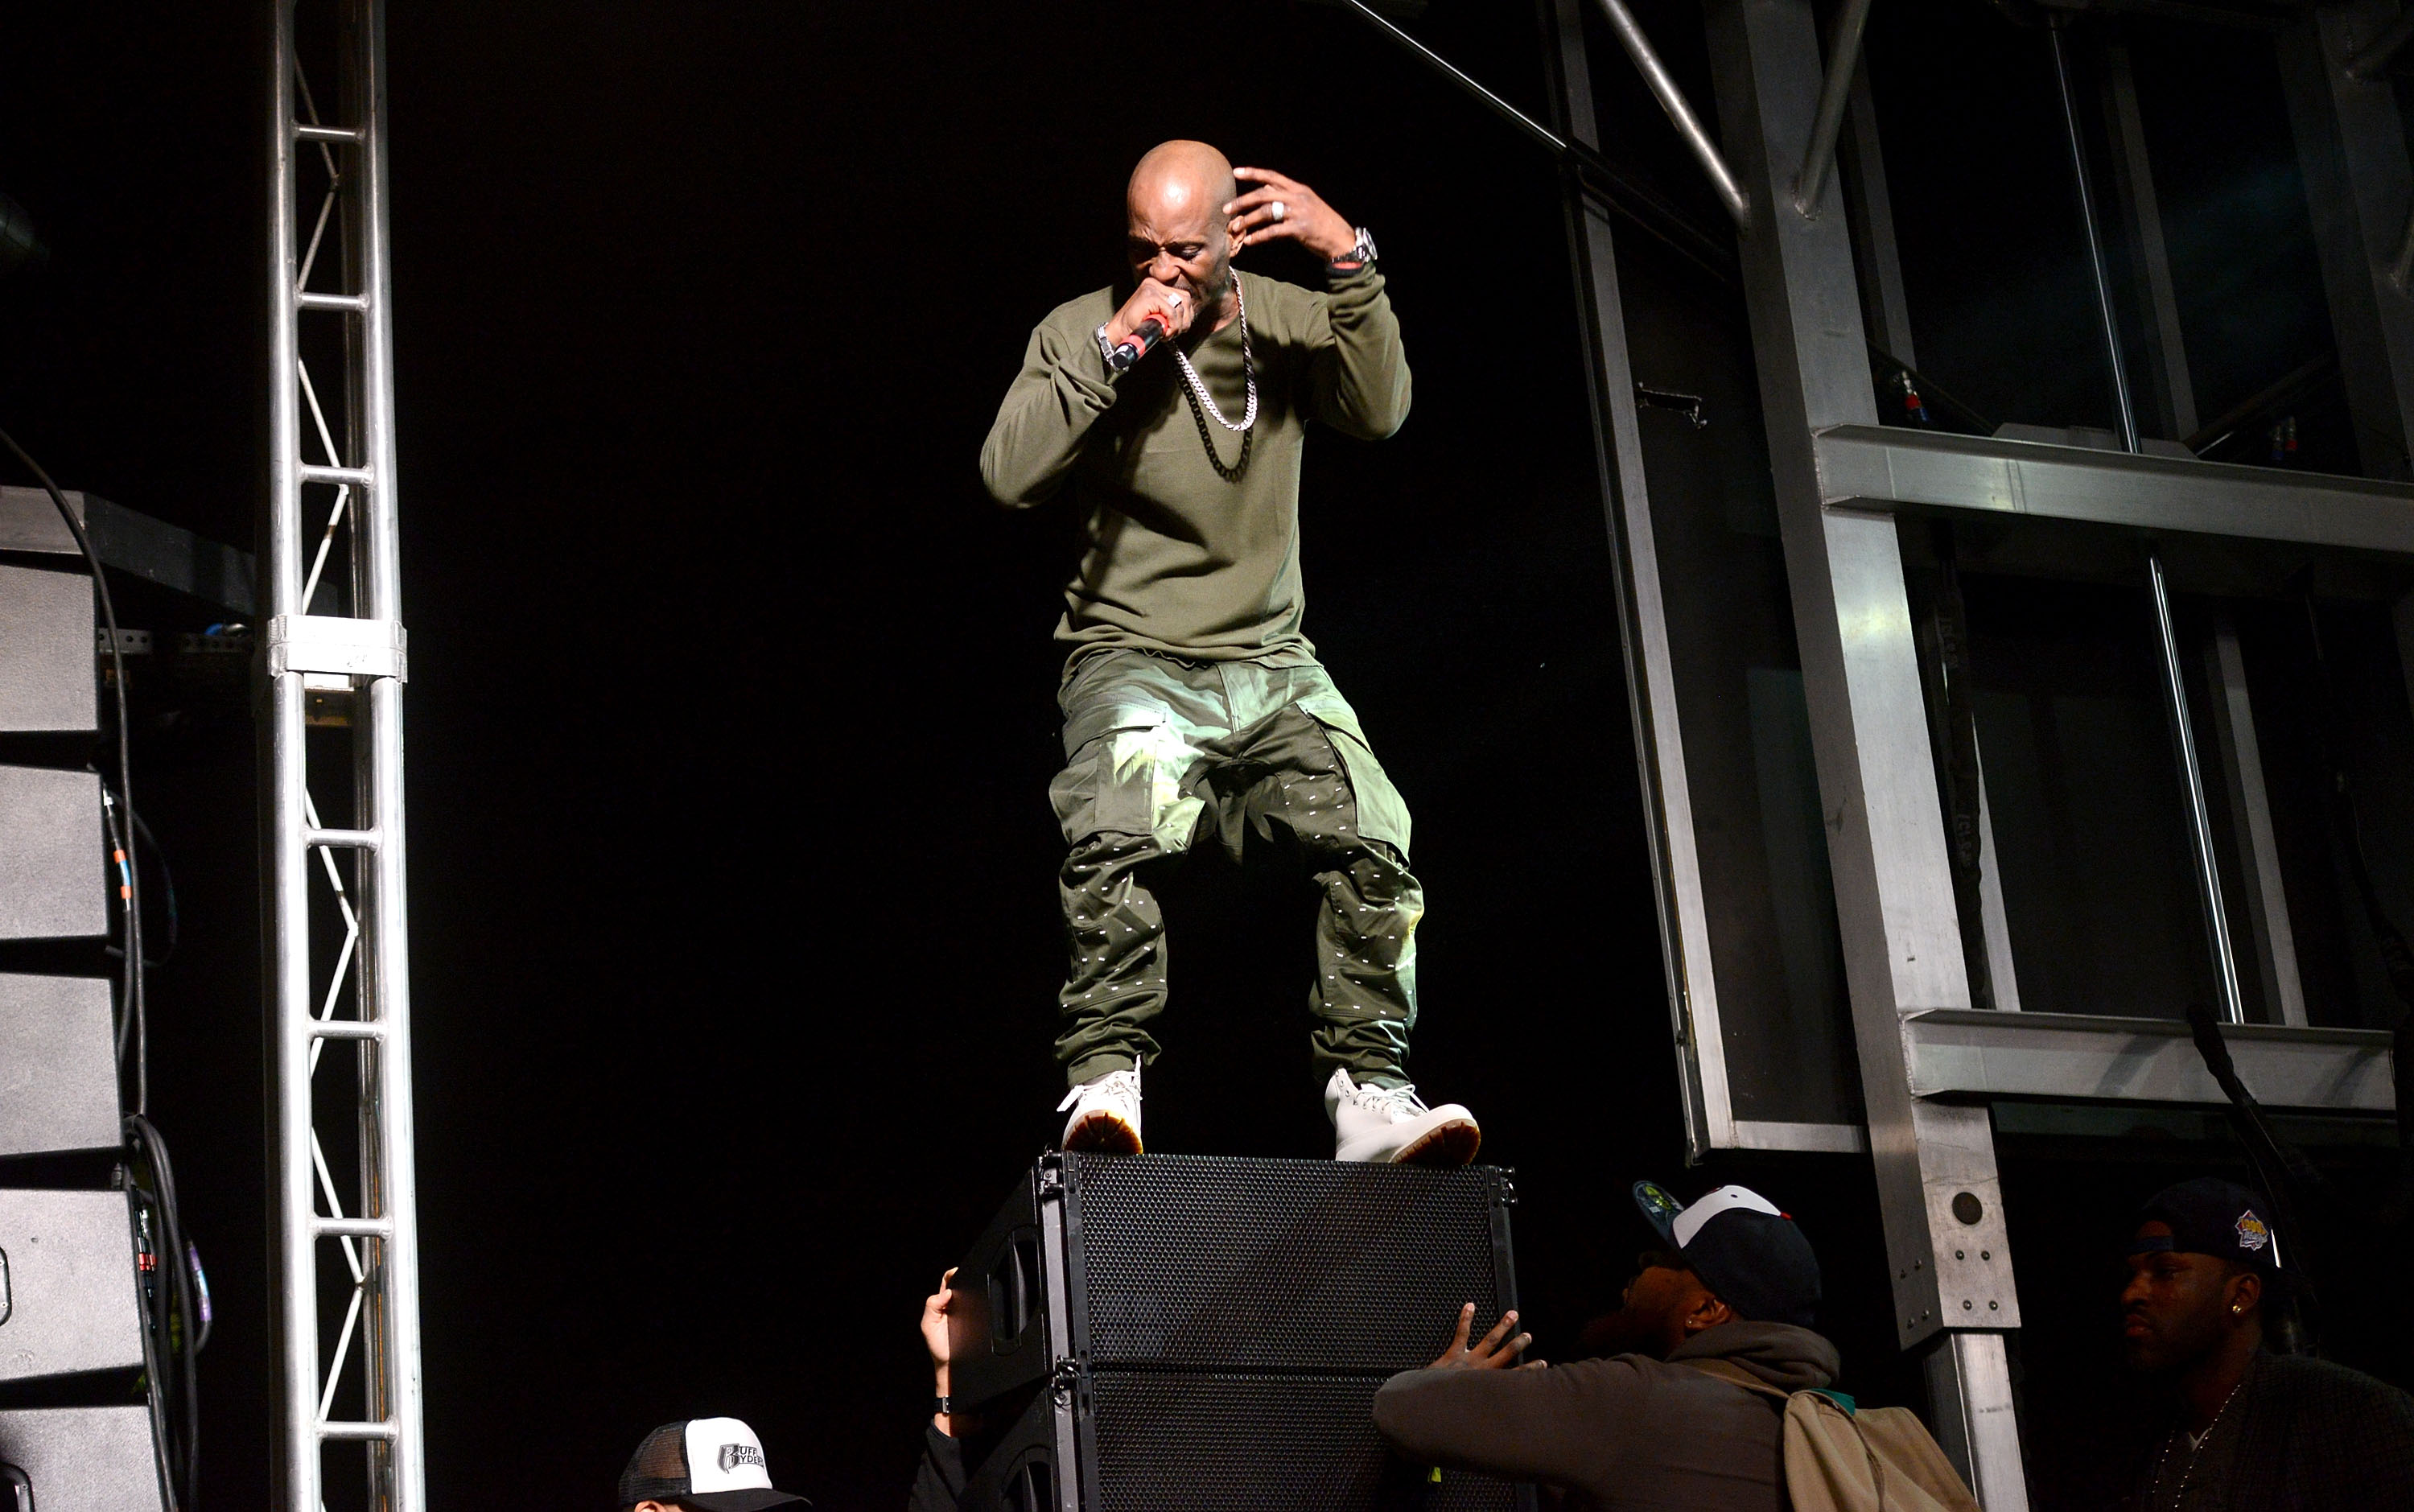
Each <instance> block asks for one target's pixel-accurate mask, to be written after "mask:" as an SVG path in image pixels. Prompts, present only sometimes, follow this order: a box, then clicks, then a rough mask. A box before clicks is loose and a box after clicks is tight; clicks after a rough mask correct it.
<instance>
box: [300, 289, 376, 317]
mask: <svg viewBox="0 0 2414 1512" xmlns="http://www.w3.org/2000/svg"><path fill="white" fill-rule="evenodd" d="M293 303H294V305H295V306H296V307H298V308H301V309H343V310H350V311H351V312H352V313H354V314H356V315H357V314H363V313H365V312H366V311H367V309H368V307H369V296H368V295H366V294H321V293H314V292H311V291H309V290H307V289H304V290H300V291H298V292H295V294H294V295H293Z"/></svg>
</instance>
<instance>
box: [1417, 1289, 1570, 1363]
mask: <svg viewBox="0 0 2414 1512" xmlns="http://www.w3.org/2000/svg"><path fill="white" fill-rule="evenodd" d="M1474 1325H1475V1304H1474V1303H1472V1302H1469V1303H1467V1304H1466V1305H1464V1306H1462V1307H1461V1308H1460V1309H1459V1310H1458V1326H1457V1327H1456V1328H1455V1329H1453V1331H1452V1333H1451V1336H1450V1347H1449V1348H1448V1349H1445V1350H1443V1351H1442V1352H1441V1357H1440V1358H1439V1359H1437V1360H1435V1361H1434V1362H1433V1363H1432V1364H1431V1365H1428V1366H1426V1367H1425V1369H1426V1370H1511V1369H1519V1370H1536V1369H1539V1368H1540V1367H1541V1366H1542V1361H1541V1360H1527V1361H1526V1362H1525V1363H1524V1364H1523V1365H1522V1366H1521V1365H1519V1364H1518V1360H1517V1356H1518V1355H1521V1354H1523V1353H1525V1349H1526V1346H1527V1345H1528V1344H1530V1343H1532V1342H1533V1341H1534V1336H1533V1335H1532V1334H1519V1335H1518V1336H1517V1337H1516V1338H1514V1339H1510V1338H1509V1337H1508V1335H1509V1330H1510V1329H1512V1328H1514V1327H1516V1326H1517V1314H1516V1312H1515V1310H1510V1311H1508V1312H1504V1313H1502V1314H1501V1315H1500V1321H1499V1322H1498V1323H1496V1324H1494V1325H1492V1331H1491V1332H1490V1333H1488V1334H1485V1335H1484V1336H1483V1339H1482V1340H1480V1341H1479V1342H1477V1343H1476V1344H1475V1345H1474V1346H1473V1347H1471V1348H1470V1347H1469V1346H1468V1342H1467V1336H1468V1331H1469V1330H1470V1329H1471V1328H1472V1327H1473V1326H1474Z"/></svg>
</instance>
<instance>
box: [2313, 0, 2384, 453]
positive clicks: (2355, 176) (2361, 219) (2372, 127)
mask: <svg viewBox="0 0 2414 1512" xmlns="http://www.w3.org/2000/svg"><path fill="white" fill-rule="evenodd" d="M2397 19H2398V7H2397V3H2396V0H2346V3H2343V4H2332V5H2325V6H2319V7H2314V8H2312V9H2309V10H2308V11H2307V12H2306V13H2305V15H2304V18H2303V19H2302V21H2301V22H2298V23H2297V24H2295V25H2293V26H2291V27H2289V28H2288V29H2287V31H2286V32H2284V33H2282V35H2281V38H2280V78H2281V82H2282V84H2283V86H2284V88H2285V90H2286V93H2287V100H2288V119H2289V125H2290V127H2292V130H2293V134H2294V135H2295V137H2296V142H2297V158H2298V163H2299V165H2300V167H2301V168H2302V172H2303V174H2304V182H2305V204H2306V208H2307V209H2309V210H2310V211H2312V213H2313V221H2314V245H2315V248H2316V251H2317V254H2318V255H2319V257H2320V260H2321V269H2322V289H2323V292H2324V293H2325V294H2326V295H2327V296H2328V298H2329V302H2330V311H2331V331H2332V338H2333V340H2335V342H2336V343H2337V346H2338V356H2339V372H2340V375H2341V376H2342V377H2343V378H2344V379H2345V380H2346V381H2347V410H2348V412H2349V414H2350V415H2351V416H2352V418H2353V420H2354V424H2355V437H2356V449H2357V453H2358V455H2359V456H2360V457H2362V463H2363V471H2364V472H2366V473H2368V474H2370V475H2372V476H2374V477H2387V478H2404V477H2407V476H2414V462H2409V460H2408V455H2407V454H2408V448H2409V445H2414V295H2409V294H2408V292H2407V288H2406V282H2405V280H2404V279H2403V278H2401V277H2399V275H2398V268H2399V264H2400V262H2401V261H2403V262H2405V263H2406V264H2407V269H2408V271H2409V272H2414V235H2409V234H2407V229H2408V222H2407V207H2408V203H2409V201H2414V162H2409V159H2408V156H2407V142H2406V130H2405V122H2404V118H2403V117H2402V116H2401V114H2400V113H2399V111H2398V108H2397V95H2396V92H2395V90H2394V89H2393V88H2392V86H2391V82H2390V81H2389V80H2388V79H2386V78H2373V79H2368V80H2365V79H2356V78H2353V77H2350V76H2349V75H2348V73H2347V60H2348V59H2349V58H2350V57H2353V56H2356V55H2357V53H2358V52H2359V50H2361V49H2363V48H2366V47H2368V46H2370V45H2371V44H2372V43H2374V42H2375V41H2376V40H2377V39H2380V38H2383V37H2385V35H2386V34H2387V32H2388V31H2389V29H2390V27H2391V24H2392V22H2395V21H2396V20H2397ZM2401 252H2402V253H2403V254H2404V257H2403V259H2402V260H2401V256H2400V254H2401Z"/></svg>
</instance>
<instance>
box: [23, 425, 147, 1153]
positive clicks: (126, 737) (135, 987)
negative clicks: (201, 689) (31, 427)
mask: <svg viewBox="0 0 2414 1512" xmlns="http://www.w3.org/2000/svg"><path fill="white" fill-rule="evenodd" d="M0 445H5V446H7V448H8V450H9V451H11V452H13V453H15V454H16V457H17V460H18V461H20V462H22V463H23V464H24V465H25V471H27V472H31V473H32V474H33V475H34V480H35V481H36V482H37V483H38V484H40V485H41V486H42V491H43V492H44V493H47V494H49V495H50V496H51V502H52V504H54V505H56V506H57V508H58V512H59V518H61V519H63V520H65V521H66V522H67V533H68V534H70V535H72V536H74V537H75V544H76V549H77V550H79V551H81V552H82V553H83V561H84V567H85V569H86V570H87V571H89V572H90V573H91V574H92V585H93V589H94V591H96V592H97V594H98V595H99V598H100V619H101V623H102V625H103V626H104V627H105V628H107V630H108V631H109V670H110V681H111V684H112V687H111V692H112V694H114V695H115V699H116V704H117V797H118V801H121V802H123V803H124V804H125V805H126V811H127V813H128V814H131V813H133V812H134V781H133V777H134V758H133V748H132V740H131V731H132V727H133V726H132V723H131V721H130V720H128V718H127V711H126V656H125V654H124V652H123V651H120V650H119V647H118V635H117V604H116V602H115V600H113V599H112V598H111V597H110V592H109V575H108V574H107V573H105V572H103V571H101V566H100V553H99V552H97V551H96V550H94V549H93V545H92V536H91V534H90V533H89V532H88V531H85V530H84V528H83V521H82V520H81V519H79V518H77V517H76V512H75V511H74V510H73V509H71V508H69V507H68V505H67V495H66V494H64V493H61V492H60V491H59V486H58V485H57V484H55V483H52V481H51V475H50V473H48V472H44V471H43V470H42V464H41V463H39V462H37V461H35V460H34V458H33V457H32V455H31V454H30V453H28V452H27V451H26V450H25V448H23V447H22V446H20V445H18V444H17V438H15V437H14V436H11V435H9V434H8V433H7V431H5V430H0ZM125 839H126V846H125V853H126V880H125V883H124V885H125V887H126V889H127V893H126V915H127V921H128V923H127V946H126V986H125V991H124V997H125V1001H124V1003H123V1005H122V1007H123V1010H124V1011H125V1013H126V1014H127V1016H128V1017H129V1018H132V1019H134V1020H137V1021H138V1030H137V1034H136V1039H137V1048H136V1054H137V1055H138V1056H140V1057H147V1055H148V1045H147V1044H145V1043H143V1042H142V1041H143V1040H147V1038H148V1037H147V1036H146V1035H144V1034H142V1032H141V1030H140V1028H139V1021H140V1019H141V1018H142V866H141V864H140V862H139V861H138V860H137V858H136V855H135V849H134V836H133V835H132V834H131V833H129V834H127V836H126V837H125ZM124 1041H125V1036H124V1031H123V1029H122V1028H121V1030H120V1034H119V1055H121V1057H122V1056H123V1055H124V1053H125V1044H124ZM150 1081H151V1078H150V1072H149V1070H148V1068H147V1066H145V1065H144V1064H143V1063H142V1060H141V1059H138V1061H137V1063H136V1068H135V1076H134V1085H135V1095H134V1111H135V1112H136V1113H137V1114H141V1113H143V1112H145V1111H147V1105H148V1102H149V1100H150V1092H151V1087H150Z"/></svg>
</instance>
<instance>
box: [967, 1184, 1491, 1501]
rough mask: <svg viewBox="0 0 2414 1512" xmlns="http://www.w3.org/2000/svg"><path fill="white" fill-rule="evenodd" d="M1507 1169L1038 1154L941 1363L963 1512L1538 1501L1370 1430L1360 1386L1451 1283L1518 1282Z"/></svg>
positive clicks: (1449, 1320)
mask: <svg viewBox="0 0 2414 1512" xmlns="http://www.w3.org/2000/svg"><path fill="white" fill-rule="evenodd" d="M1513 1200H1514V1193H1513V1190H1512V1186H1511V1183H1510V1178H1509V1175H1508V1173H1506V1172H1503V1171H1499V1170H1496V1169H1492V1168H1489V1167H1472V1168H1468V1169H1466V1170H1458V1171H1427V1170H1421V1169H1416V1168H1413V1167H1404V1166H1379V1165H1359V1164H1343V1163H1340V1162H1336V1161H1330V1160H1247V1159H1237V1158H1208V1157H1198V1156H1183V1155H1144V1156H1087V1155H1051V1156H1048V1157H1045V1158H1043V1159H1042V1160H1040V1161H1039V1163H1038V1164H1037V1165H1036V1167H1034V1168H1033V1170H1032V1172H1031V1174H1030V1175H1029V1176H1028V1177H1026V1178H1025V1180H1024V1181H1023V1182H1022V1183H1021V1186H1020V1187H1019V1188H1018V1189H1017V1190H1016V1191H1015V1193H1014V1195H1013V1196H1012V1197H1011V1198H1009V1199H1008V1200H1007V1202H1006V1206H1005V1208H1004V1209H1003V1210H1002V1211H1000V1213H999V1214H998V1216H997V1218H996V1219H995V1220H993V1221H992V1222H991V1224H990V1227H989V1229H988V1231H987V1232H986V1233H984V1234H983V1235H982V1236H981V1238H980V1241H979V1242H978V1243H977V1244H976V1245H975V1246H974V1249H973V1251H972V1253H971V1255H970V1256H968V1257H967V1258H966V1259H965V1261H964V1263H963V1264H962V1265H961V1266H959V1267H958V1268H957V1273H956V1280H955V1286H956V1290H957V1293H958V1295H959V1297H960V1299H961V1300H960V1301H959V1303H958V1305H957V1308H956V1310H955V1312H954V1315H953V1326H952V1328H951V1330H950V1332H951V1337H950V1340H949V1345H950V1355H951V1358H952V1362H953V1363H952V1365H951V1367H950V1370H949V1385H950V1389H951V1392H952V1394H953V1395H954V1396H955V1398H956V1399H957V1400H958V1401H960V1402H962V1403H966V1404H979V1405H980V1410H981V1415H982V1416H983V1417H984V1419H985V1421H984V1425H983V1429H984V1430H983V1432H982V1433H981V1434H979V1435H976V1436H975V1437H973V1438H971V1439H969V1440H968V1441H967V1444H966V1449H967V1451H968V1459H969V1460H973V1461H975V1462H976V1463H977V1464H978V1467H979V1468H978V1469H977V1470H976V1471H975V1472H974V1474H973V1475H972V1476H971V1478H970V1480H969V1482H968V1484H967V1487H966V1495H965V1501H964V1505H965V1506H966V1508H968V1509H976V1512H989V1509H1011V1512H1041V1509H1042V1508H1046V1509H1049V1512H1106V1509H1110V1508H1113V1509H1124V1508H1129V1509H1133V1512H1139V1509H1142V1508H1146V1509H1150V1512H1190V1509H1196V1512H1211V1509H1212V1512H1244V1509H1245V1512H1291V1509H1296V1512H1310V1509H1313V1512H1357V1509H1365V1512H1374V1509H1377V1508H1386V1509H1388V1508H1392V1507H1423V1508H1432V1509H1436V1512H1440V1509H1451V1512H1458V1509H1468V1512H1473V1509H1476V1508H1487V1509H1491V1508H1497V1509H1498V1512H1511V1509H1513V1508H1520V1507H1527V1506H1530V1505H1531V1493H1530V1492H1525V1491H1521V1490H1520V1489H1519V1488H1516V1487H1513V1486H1512V1485H1510V1484H1508V1483H1507V1482H1504V1481H1496V1480H1491V1479H1488V1478H1486V1477H1483V1476H1474V1475H1451V1476H1448V1477H1446V1478H1445V1479H1444V1480H1443V1481H1441V1482H1440V1483H1438V1484H1436V1483H1431V1482H1427V1481H1425V1480H1423V1478H1422V1476H1420V1475H1412V1474H1410V1473H1409V1467H1407V1466H1404V1465H1400V1464H1398V1463H1396V1462H1394V1461H1393V1460H1390V1459H1389V1457H1388V1456H1387V1455H1386V1454H1385V1452H1384V1450H1383V1447H1382V1445H1381V1442H1380V1441H1379V1440H1378V1438H1377V1436H1376V1433H1375V1429H1374V1422H1373V1418H1372V1416H1371V1415H1370V1410H1369V1403H1370V1401H1371V1400H1372V1399H1373V1397H1374V1395H1375V1391H1376V1388H1377V1387H1378V1386H1380V1385H1382V1384H1383V1381H1384V1379H1385V1378H1386V1377H1388V1376H1390V1375H1391V1374H1393V1372H1394V1371H1398V1370H1413V1369H1415V1368H1417V1367H1419V1366H1422V1365H1424V1364H1426V1363H1428V1362H1430V1361H1431V1360H1432V1359H1433V1357H1434V1356H1435V1355H1438V1354H1439V1353H1440V1351H1441V1346H1442V1345H1443V1343H1444V1342H1446V1341H1447V1340H1448V1338H1449V1335H1450V1329H1451V1326H1452V1325H1453V1324H1454V1323H1455V1322H1456V1320H1457V1314H1458V1308H1459V1305H1460V1304H1461V1303H1463V1302H1473V1303H1474V1304H1475V1305H1476V1313H1477V1318H1476V1325H1477V1326H1478V1327H1479V1328H1486V1327H1489V1326H1490V1325H1492V1324H1493V1323H1494V1322H1495V1321H1497V1320H1498V1317H1499V1315H1500V1314H1501V1313H1502V1312H1504V1311H1506V1310H1508V1309H1510V1308H1512V1307H1514V1306H1515V1305H1516V1282H1515V1279H1514V1270H1513V1266H1512V1256H1511V1251H1510V1238H1509V1207H1510V1205H1511V1204H1512V1202H1513Z"/></svg>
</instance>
